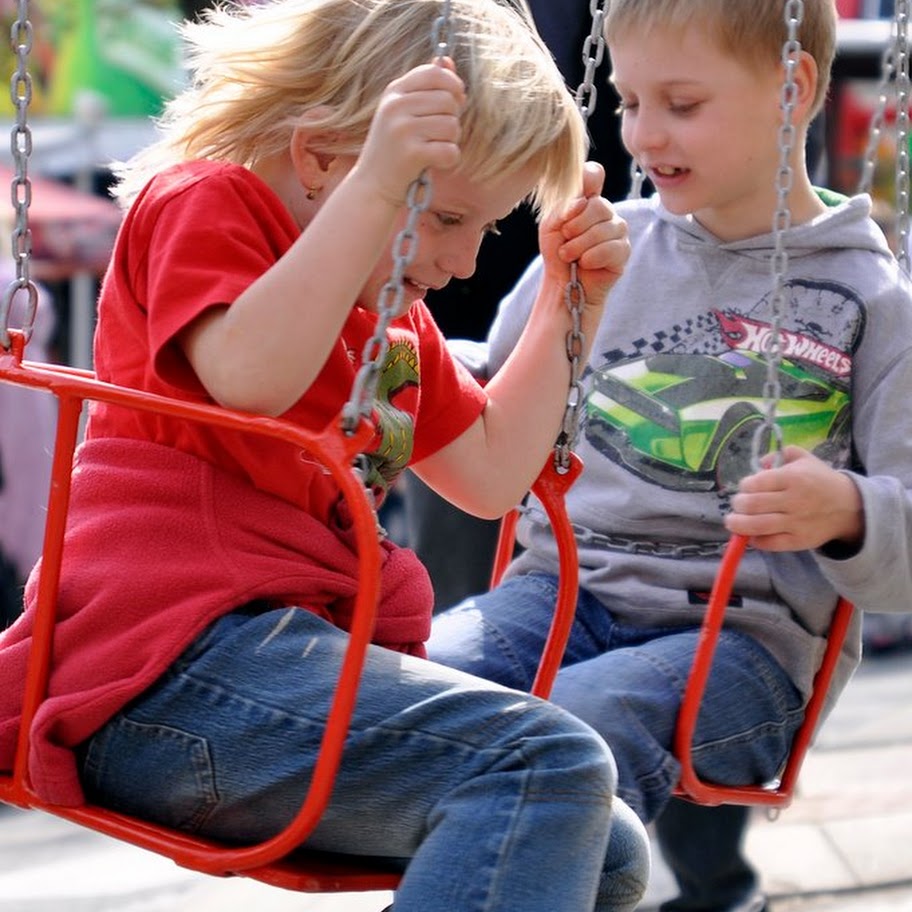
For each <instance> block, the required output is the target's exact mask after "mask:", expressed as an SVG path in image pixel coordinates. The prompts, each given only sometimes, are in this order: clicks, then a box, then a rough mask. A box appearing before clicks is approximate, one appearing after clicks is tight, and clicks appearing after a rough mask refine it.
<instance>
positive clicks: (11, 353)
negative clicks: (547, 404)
mask: <svg viewBox="0 0 912 912" xmlns="http://www.w3.org/2000/svg"><path fill="white" fill-rule="evenodd" d="M10 341H11V344H10V348H9V350H3V349H0V382H7V383H12V384H15V385H18V386H23V387H28V388H33V389H39V390H44V391H46V392H48V393H50V394H52V395H54V396H55V397H56V399H57V401H58V409H59V410H58V420H57V431H56V440H55V445H54V456H53V463H52V470H51V484H50V491H49V495H48V510H47V519H46V525H45V537H44V547H43V558H42V574H41V579H40V584H39V590H38V595H37V608H36V617H35V622H34V630H33V642H32V647H31V652H30V655H29V662H28V670H27V675H26V682H25V695H24V701H23V708H22V717H21V723H20V730H19V740H18V743H17V749H16V755H15V761H14V768H13V770H12V772H11V773H0V802H5V803H8V804H12V805H16V806H19V807H21V808H32V809H37V810H43V811H46V812H48V813H51V814H54V815H56V816H59V817H62V818H65V819H67V820H70V821H72V822H74V823H77V824H80V825H82V826H86V827H89V828H90V829H94V830H97V831H99V832H102V833H105V834H107V835H109V836H113V837H115V838H118V839H121V840H124V841H126V842H129V843H132V844H133V845H136V846H139V847H141V848H144V849H148V850H150V851H153V852H156V853H158V854H160V855H165V856H167V857H169V858H171V859H172V860H173V861H175V862H176V863H177V864H179V865H181V866H182V867H186V868H189V869H192V870H195V871H199V872H202V873H206V874H213V875H220V876H226V875H239V876H245V877H249V878H252V879H255V880H259V881H262V882H264V883H267V884H271V885H273V886H278V887H283V888H285V889H288V890H296V891H300V892H311V893H332V892H349V891H351V892H355V891H370V890H392V889H395V887H396V885H397V884H398V882H399V880H400V877H401V875H400V873H399V872H397V871H393V870H390V869H389V868H388V867H384V865H383V863H382V860H380V859H359V858H357V857H355V856H347V855H346V856H341V855H340V856H334V855H328V854H325V853H316V852H307V851H306V850H302V849H300V848H299V847H300V846H301V844H302V843H303V842H304V841H305V839H306V838H307V836H308V834H309V833H310V832H311V831H312V830H313V828H314V827H315V826H316V824H317V822H318V821H319V819H320V816H321V815H322V813H323V811H324V809H325V807H326V805H327V803H328V801H329V797H330V794H331V792H332V787H333V782H334V779H335V775H336V770H337V769H338V766H339V763H340V761H341V757H342V751H343V746H344V742H345V739H346V736H347V734H348V727H349V723H350V719H351V714H352V710H353V708H354V703H355V699H356V696H357V688H358V683H359V678H360V674H361V670H362V667H363V664H364V657H365V652H366V650H367V647H368V645H369V644H370V639H371V634H372V631H373V626H374V619H375V613H376V602H377V595H378V591H379V573H380V552H379V549H378V546H377V538H376V517H375V514H374V508H373V505H372V503H371V502H370V499H369V496H368V494H367V492H366V491H365V489H364V486H363V484H362V483H361V481H360V479H359V478H358V477H357V476H356V474H355V473H354V472H353V471H352V470H351V465H352V462H353V460H354V459H355V457H356V456H357V455H358V454H359V453H360V452H361V451H362V450H363V448H364V446H365V444H366V443H367V442H368V441H369V440H370V439H371V437H372V436H373V434H374V432H375V429H374V427H373V426H372V424H371V423H370V422H369V421H368V420H367V419H362V420H361V422H360V424H359V426H358V427H357V428H356V430H355V432H354V433H353V434H351V435H348V434H346V433H345V432H343V431H342V429H341V421H336V422H334V423H331V425H330V426H329V427H327V428H326V429H325V430H324V431H323V432H321V433H317V434H315V433H312V432H309V431H306V430H304V429H302V428H300V427H297V426H295V425H292V424H290V423H288V422H286V421H282V420H281V419H274V418H266V417H261V416H257V415H251V414H247V413H241V412H235V411H231V410H228V409H223V408H220V407H218V406H215V405H206V404H200V403H192V402H187V401H183V400H179V399H171V398H167V397H164V396H160V395H155V394H152V393H148V392H143V391H138V390H133V389H127V388H125V387H120V386H116V385H113V384H109V383H105V382H102V381H100V380H98V379H96V378H95V376H94V375H93V374H92V372H91V371H85V370H79V369H76V368H70V367H66V366H63V365H53V364H40V363H37V362H29V361H24V360H23V353H24V349H25V337H24V336H23V334H22V332H20V331H17V330H10ZM90 401H96V402H106V403H111V404H113V405H118V406H124V407H127V408H132V409H139V410H143V411H149V412H154V413H157V414H161V415H166V416H170V417H173V418H178V419H181V420H186V421H194V422H200V423H207V424H210V425H214V426H218V427H223V428H228V429H231V430H238V431H244V432H247V433H253V434H258V435H261V436H264V437H269V438H273V439H277V440H282V441H285V442H289V443H293V444H295V445H297V446H300V447H301V448H303V449H306V450H307V451H308V452H309V453H310V454H311V455H312V456H313V457H314V458H315V459H316V460H318V461H319V462H321V463H322V464H323V465H324V466H325V467H326V468H327V469H328V470H329V472H330V473H331V474H332V476H333V478H334V479H335V480H336V482H337V483H338V484H339V487H340V489H341V491H342V493H343V495H344V496H345V498H346V499H347V500H348V503H349V506H350V509H351V513H352V517H353V521H354V525H355V537H356V542H357V547H358V552H359V560H360V563H359V587H358V594H357V598H356V603H355V608H354V616H353V620H352V627H351V632H350V634H351V635H350V641H349V645H348V648H347V651H346V653H345V657H344V660H343V664H342V668H341V671H340V675H339V679H338V682H337V686H336V693H335V697H334V700H333V703H332V705H331V708H330V712H329V715H328V717H327V721H326V730H325V732H324V735H323V740H322V742H321V747H320V752H319V755H318V759H317V762H316V765H315V769H314V773H313V777H312V779H311V783H310V786H309V789H308V792H307V795H306V796H305V799H304V801H303V803H302V805H301V808H300V810H299V812H298V814H297V815H296V817H295V818H294V820H293V821H292V822H291V823H290V824H289V825H288V827H286V829H284V830H283V831H282V832H281V833H279V834H277V835H276V836H274V837H272V838H271V839H268V840H266V841H264V842H262V843H259V844H256V845H250V846H243V847H234V846H228V845H224V844H220V843H217V842H215V841H212V840H207V839H203V838H197V837H193V836H189V835H187V834H183V833H180V832H178V831H174V830H170V829H168V828H166V827H162V826H159V825H156V824H153V823H149V822H146V821H143V820H139V819H136V818H132V817H128V816H125V815H123V814H119V813H116V812H114V811H110V810H108V809H106V808H102V807H97V806H92V805H84V806H81V807H62V806H58V805H53V804H50V803H48V802H46V801H43V800H41V799H40V798H39V797H38V796H36V795H35V794H34V792H33V791H32V789H31V786H30V783H29V776H28V756H29V743H30V731H31V723H32V720H33V719H34V717H35V713H36V712H37V710H38V708H39V706H40V704H41V702H42V700H43V699H44V697H45V695H46V694H47V690H48V681H49V679H50V675H51V672H52V655H53V639H54V625H55V618H56V602H57V593H58V587H59V582H60V571H61V564H62V561H63V560H64V558H65V555H64V533H65V529H66V520H67V511H68V507H69V499H70V481H71V472H72V465H73V458H74V453H75V448H76V444H77V438H78V435H79V423H80V416H81V413H82V409H83V404H84V403H85V402H90ZM581 468H582V466H581V463H580V462H579V460H578V459H576V460H573V461H572V462H571V468H570V471H568V472H567V473H565V474H559V473H557V471H556V470H555V469H554V468H553V466H552V465H551V464H550V463H549V464H548V465H546V466H545V468H544V470H543V471H542V473H541V475H540V477H539V479H538V480H537V481H536V483H535V485H534V486H533V490H534V491H535V492H536V494H537V495H538V496H539V497H540V498H541V499H542V500H543V502H544V503H545V504H546V508H547V509H548V511H549V515H550V516H551V517H552V521H553V522H554V524H555V534H556V535H557V537H558V541H559V542H560V543H561V544H560V550H561V554H562V561H564V562H566V567H562V570H561V592H560V595H559V598H558V604H557V608H556V611H555V616H554V620H553V623H552V627H551V631H550V633H549V636H548V640H547V643H546V646H545V649H544V652H543V656H542V663H541V666H540V669H539V673H538V675H537V676H536V679H535V683H534V685H533V687H532V693H535V694H536V695H538V696H541V697H543V698H547V696H548V694H549V693H550V690H551V685H552V683H553V680H554V676H555V675H556V673H557V669H558V668H559V667H560V662H561V657H562V656H563V652H564V647H565V645H566V640H567V637H568V635H569V632H570V628H571V626H572V623H573V613H574V611H575V607H576V586H577V576H578V573H577V571H578V564H577V563H576V543H575V540H574V537H573V530H572V528H571V526H570V524H569V520H568V519H567V517H566V513H565V512H564V511H563V510H562V504H563V495H564V494H565V492H566V490H567V488H569V486H570V485H571V484H572V483H573V482H574V481H575V479H576V478H577V477H578V475H579V473H580V471H581Z"/></svg>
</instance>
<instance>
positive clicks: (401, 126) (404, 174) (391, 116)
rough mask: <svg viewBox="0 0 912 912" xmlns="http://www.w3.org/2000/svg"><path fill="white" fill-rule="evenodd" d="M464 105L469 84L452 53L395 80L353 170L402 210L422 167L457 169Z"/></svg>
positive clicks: (381, 100)
mask: <svg viewBox="0 0 912 912" xmlns="http://www.w3.org/2000/svg"><path fill="white" fill-rule="evenodd" d="M464 105H465V85H464V84H463V81H462V80H461V79H460V78H459V76H457V75H456V71H455V69H454V66H453V62H452V60H450V59H449V58H448V57H443V58H439V59H438V60H437V61H435V62H434V63H428V64H424V65H422V66H419V67H416V68H415V69H413V70H410V71H409V72H408V73H406V74H405V75H404V76H402V77H401V78H400V79H396V80H394V81H393V82H391V83H390V84H389V86H388V87H387V89H386V91H385V92H384V93H383V96H382V97H381V99H380V103H379V106H378V107H377V112H376V114H375V115H374V118H373V121H372V123H371V127H370V130H369V131H368V135H367V139H366V141H365V143H364V148H363V150H362V151H361V155H360V156H359V159H358V163H357V165H356V166H355V169H354V170H355V171H356V172H358V173H359V174H360V176H361V177H362V179H363V180H365V181H366V182H367V184H368V187H367V189H368V191H369V192H370V191H371V190H372V191H373V192H374V193H376V194H377V195H378V196H380V197H381V198H382V199H384V200H386V201H388V202H389V203H390V205H392V206H394V207H396V208H399V207H401V206H402V205H404V203H405V200H406V194H407V192H408V188H409V186H410V184H411V183H412V181H414V180H415V179H416V178H417V177H418V176H419V175H420V174H421V172H422V171H423V170H425V169H426V168H428V169H438V170H441V171H449V170H452V169H453V168H455V167H456V166H457V165H458V164H459V155H460V151H459V139H460V124H459V116H460V114H461V112H462V109H463V106H464Z"/></svg>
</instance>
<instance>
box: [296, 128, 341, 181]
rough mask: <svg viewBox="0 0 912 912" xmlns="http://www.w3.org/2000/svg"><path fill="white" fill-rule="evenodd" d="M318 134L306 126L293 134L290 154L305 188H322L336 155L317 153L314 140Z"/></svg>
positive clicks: (297, 129)
mask: <svg viewBox="0 0 912 912" xmlns="http://www.w3.org/2000/svg"><path fill="white" fill-rule="evenodd" d="M317 136H318V134H315V133H314V132H313V131H312V130H310V129H308V128H307V127H306V126H303V127H301V126H299V127H295V128H294V130H293V131H292V133H291V144H290V148H289V152H290V154H291V163H292V166H293V167H294V170H295V174H296V175H297V177H298V180H299V181H300V182H301V184H302V185H303V186H305V187H315V186H322V184H323V183H324V182H325V181H326V174H327V171H328V170H329V166H330V165H331V164H332V161H333V159H334V158H335V156H334V155H332V154H330V153H328V152H317V151H315V149H314V147H315V146H316V145H317V143H315V142H314V140H315V139H316V138H317Z"/></svg>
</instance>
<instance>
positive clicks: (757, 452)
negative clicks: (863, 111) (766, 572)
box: [751, 0, 804, 470]
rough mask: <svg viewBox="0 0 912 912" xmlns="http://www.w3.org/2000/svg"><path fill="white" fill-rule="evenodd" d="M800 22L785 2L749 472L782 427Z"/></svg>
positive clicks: (797, 0) (798, 7) (789, 0)
mask: <svg viewBox="0 0 912 912" xmlns="http://www.w3.org/2000/svg"><path fill="white" fill-rule="evenodd" d="M803 19H804V0H786V4H785V23H786V26H787V28H788V35H787V38H786V41H785V44H784V45H783V47H782V65H783V67H784V68H785V80H784V82H783V85H782V94H781V99H780V108H781V109H782V123H781V125H780V127H779V170H778V172H777V174H776V211H775V213H774V215H773V256H772V261H771V264H770V265H771V269H772V274H773V290H772V299H771V310H772V316H771V320H770V333H769V335H768V336H767V338H766V343H765V345H764V356H765V360H766V382H765V383H764V385H763V398H764V417H763V421H762V422H761V423H760V425H758V427H757V431H756V433H755V434H754V438H753V442H752V451H751V459H752V462H753V466H754V469H755V470H757V469H758V468H759V465H760V456H761V452H762V451H763V450H766V451H770V450H772V451H773V452H774V453H775V454H776V459H777V460H781V457H782V443H783V440H782V428H781V427H780V426H779V425H778V424H777V423H776V411H777V409H778V407H779V401H780V399H781V398H782V387H781V384H780V382H779V367H780V365H781V363H782V323H783V320H784V318H785V304H786V299H785V277H786V273H787V271H788V251H787V250H786V247H785V234H786V232H787V231H788V230H789V228H790V227H791V224H792V213H791V210H790V209H789V205H788V196H789V192H790V191H791V189H792V182H793V180H794V172H793V170H792V163H791V157H792V151H793V149H794V148H795V125H794V123H793V122H792V119H793V115H794V112H795V98H796V95H797V91H798V86H797V84H796V82H795V70H796V68H797V66H798V60H799V57H800V55H801V42H800V41H799V40H798V29H799V27H800V25H801V23H802V21H803Z"/></svg>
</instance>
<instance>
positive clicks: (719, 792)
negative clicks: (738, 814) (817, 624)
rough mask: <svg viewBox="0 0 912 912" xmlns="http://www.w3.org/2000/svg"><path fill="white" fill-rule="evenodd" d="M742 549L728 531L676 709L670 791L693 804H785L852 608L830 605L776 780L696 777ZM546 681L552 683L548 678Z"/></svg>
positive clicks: (499, 569) (511, 529)
mask: <svg viewBox="0 0 912 912" xmlns="http://www.w3.org/2000/svg"><path fill="white" fill-rule="evenodd" d="M574 456H575V454H574ZM575 458H578V457H575ZM581 468H582V464H581V463H580V464H579V467H578V469H577V471H581ZM533 491H535V488H533ZM536 493H537V492H536ZM546 509H547V505H546ZM549 516H550V513H549ZM518 520H519V512H518V511H517V510H512V511H510V513H508V514H507V515H506V516H504V518H503V520H502V521H501V524H500V534H499V537H498V540H497V550H496V553H495V556H494V564H493V569H492V572H491V587H492V588H493V587H494V586H496V585H497V584H498V583H499V582H500V581H501V579H502V578H503V574H504V572H505V571H506V568H507V565H508V564H509V563H510V560H511V557H512V554H513V547H514V543H515V538H516V525H517V522H518ZM551 521H552V524H553V525H554V528H555V535H557V533H558V531H559V530H561V531H563V532H564V534H569V535H570V536H571V537H572V535H573V531H572V527H571V526H570V523H569V520H568V519H567V517H566V512H565V513H564V516H563V518H562V519H556V518H555V517H551ZM557 546H558V552H559V553H560V555H561V572H562V573H563V572H564V566H565V560H566V567H567V572H571V571H572V572H574V573H578V569H579V563H578V555H577V553H576V545H575V541H573V542H570V543H568V542H567V541H561V539H560V538H558V540H557ZM746 548H747V539H745V538H744V537H743V536H739V535H733V536H732V537H731V539H730V540H729V542H728V545H727V546H726V549H725V552H724V554H723V556H722V561H721V564H720V566H719V571H718V573H717V575H716V579H715V581H714V583H713V588H712V591H711V594H710V599H709V605H708V607H707V609H706V614H705V615H704V619H703V624H702V627H701V630H700V637H699V640H698V643H697V648H696V651H695V652H694V660H693V664H692V666H691V670H690V675H689V677H688V680H687V685H686V686H685V689H684V695H683V699H682V702H681V707H680V709H679V711H678V719H677V724H676V729H675V736H674V743H673V751H674V754H675V757H676V758H677V760H678V762H679V763H680V765H681V772H680V778H679V780H678V784H677V786H676V788H675V792H674V793H675V795H677V796H678V797H680V798H687V799H688V800H690V801H693V802H695V803H697V804H702V805H707V806H711V805H719V804H745V805H763V806H766V807H786V806H787V805H788V804H790V803H791V800H792V795H793V794H794V790H795V784H796V782H797V780H798V774H799V772H800V771H801V766H802V764H803V763H804V758H805V755H806V753H807V751H808V748H809V747H810V744H811V741H812V739H813V736H814V731H815V729H816V726H817V722H818V720H819V718H820V713H821V711H822V710H823V706H824V703H825V701H826V695H827V691H828V690H829V687H830V681H831V679H832V677H833V672H834V671H835V669H836V664H837V662H838V661H839V653H840V651H841V649H842V645H843V642H844V641H845V637H846V632H847V631H848V628H849V622H850V621H851V619H852V612H853V610H854V608H853V606H852V604H851V603H850V602H849V601H847V600H846V599H844V598H840V599H839V601H838V603H837V605H836V609H835V611H834V613H833V618H832V620H831V622H830V629H829V632H828V635H827V645H826V649H825V651H824V655H823V659H822V660H821V663H820V667H819V668H818V670H817V673H816V675H815V677H814V686H813V692H812V694H811V697H810V699H809V701H808V705H807V707H806V709H805V714H804V719H803V720H802V723H801V726H800V727H799V729H798V731H797V732H796V733H795V737H794V739H793V741H792V744H791V747H790V750H789V755H788V758H787V760H786V762H785V765H784V767H783V769H782V773H781V775H780V776H779V778H778V779H777V780H776V781H775V782H772V783H769V784H764V785H747V786H733V785H721V784H718V783H711V782H706V781H704V780H702V779H700V777H699V776H698V775H697V773H696V771H695V770H694V764H693V757H692V745H693V736H694V730H695V728H696V724H697V717H698V716H699V713H700V706H701V704H702V701H703V694H704V692H705V691H706V683H707V681H708V680H709V673H710V670H711V668H712V662H713V656H714V655H715V651H716V644H717V643H718V640H719V633H720V631H721V630H722V625H723V622H724V620H725V611H726V608H727V607H728V603H729V599H730V597H731V592H732V588H733V586H734V581H735V576H736V574H737V570H738V565H739V564H740V562H741V558H742V557H743V555H744V551H745V549H746ZM565 551H566V552H572V556H570V555H568V556H567V557H566V558H565V554H564V552H565ZM562 586H563V581H562ZM578 588H579V583H578V580H576V581H575V582H574V583H573V584H572V585H568V586H567V593H566V594H567V595H568V596H570V595H571V594H572V597H573V598H574V599H575V598H576V595H577V592H578ZM559 608H560V606H559ZM573 613H574V608H573V607H570V608H569V609H567V608H563V609H562V610H558V611H557V612H556V613H555V618H554V621H553V622H552V628H553V626H554V625H555V624H557V623H558V621H559V619H560V618H566V617H569V618H570V623H571V624H572V619H573ZM560 636H562V637H563V639H562V640H561V641H560V647H559V648H560V653H559V655H558V657H557V659H556V661H557V665H556V667H555V668H554V669H553V673H554V674H556V672H557V670H558V669H559V667H560V661H561V658H562V657H563V650H564V647H565V646H566V643H567V638H568V636H569V630H567V631H560ZM546 654H547V649H546ZM551 683H553V677H552V681H551ZM549 688H550V684H549ZM549 693H550V689H549Z"/></svg>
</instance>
